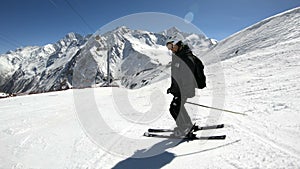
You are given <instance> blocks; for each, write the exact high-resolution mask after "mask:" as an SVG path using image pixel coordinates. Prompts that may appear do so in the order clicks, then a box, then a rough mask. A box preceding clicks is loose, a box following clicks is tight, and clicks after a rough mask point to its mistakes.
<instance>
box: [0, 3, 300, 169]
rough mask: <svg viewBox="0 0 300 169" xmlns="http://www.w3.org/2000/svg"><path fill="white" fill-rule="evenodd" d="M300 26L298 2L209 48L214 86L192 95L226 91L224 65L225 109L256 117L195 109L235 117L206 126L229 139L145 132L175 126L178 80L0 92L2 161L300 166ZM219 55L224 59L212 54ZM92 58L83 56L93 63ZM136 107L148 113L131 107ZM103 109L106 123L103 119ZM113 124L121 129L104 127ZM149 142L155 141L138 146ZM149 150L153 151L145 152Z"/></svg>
mask: <svg viewBox="0 0 300 169" xmlns="http://www.w3.org/2000/svg"><path fill="white" fill-rule="evenodd" d="M299 24H300V8H296V9H293V10H290V11H287V12H284V13H281V14H278V15H276V16H274V17H271V18H268V19H266V20H264V21H262V22H259V23H257V24H255V25H253V26H250V27H249V28H246V29H244V30H242V31H240V32H238V33H236V34H234V35H232V36H230V37H229V38H227V39H225V40H223V41H221V42H220V44H219V45H218V46H216V47H214V48H213V49H212V50H211V51H208V52H207V53H206V55H203V60H204V61H205V63H207V64H205V66H206V71H207V72H206V73H207V79H208V85H207V88H205V89H204V90H201V92H200V96H199V94H198V95H196V97H195V98H192V99H189V101H193V102H194V101H200V103H201V104H204V105H211V104H212V103H211V100H213V97H218V96H219V94H220V93H218V92H220V91H219V90H214V89H213V88H212V84H211V81H213V80H212V79H214V78H215V77H216V76H217V75H216V73H219V72H215V71H210V70H214V69H215V68H214V67H216V66H220V65H221V67H222V70H223V71H222V72H220V73H222V74H223V76H224V79H225V81H226V83H225V89H226V97H225V98H226V99H225V100H224V101H225V103H224V108H225V109H229V110H234V111H240V112H244V113H246V114H247V116H240V115H236V114H229V113H225V112H224V113H221V112H219V111H218V112H213V111H211V110H209V109H205V108H196V107H195V106H193V105H190V104H186V105H185V107H186V109H187V110H188V112H189V114H190V116H191V118H192V120H193V122H196V123H197V124H201V125H207V124H208V121H209V119H211V118H214V117H216V116H215V115H218V118H216V119H215V123H225V124H226V127H225V128H223V129H218V130H212V131H208V132H198V133H197V134H198V135H205V134H210V135H212V134H213V135H218V134H226V135H227V137H226V139H225V140H218V141H214V140H209V141H205V140H204V141H201V140H200V141H199V140H198V141H189V142H185V141H180V142H178V141H176V140H172V139H159V138H153V139H152V138H145V137H143V136H142V134H143V133H144V132H145V131H146V130H147V129H148V128H150V127H152V128H153V127H155V128H157V127H159V128H171V127H172V126H173V127H174V124H175V123H174V120H173V119H172V117H171V115H170V114H169V113H168V109H169V105H168V104H169V103H170V101H171V99H172V97H171V96H169V95H166V94H165V91H166V89H167V88H168V87H169V84H170V79H169V78H167V79H163V80H161V81H159V82H157V83H152V84H150V85H147V86H145V87H142V88H139V89H137V90H128V89H126V88H95V89H89V88H88V89H81V90H79V89H73V90H67V91H62V92H52V93H44V94H38V95H30V96H22V97H12V98H7V99H1V100H0V105H1V106H0V111H1V113H0V138H1V139H0V168H5V169H6V168H7V169H10V168H11V169H15V168H18V169H25V168H43V169H48V168H49V169H50V168H57V169H60V168H61V169H65V168H68V169H69V168H80V169H81V168H93V169H94V168H95V169H98V168H104V169H108V168H116V169H118V168H122V169H127V168H128V169H129V168H207V169H209V168H211V169H215V168H228V169H233V168H291V169H294V168H300V146H299V142H300V132H299V131H300V130H299V129H300V114H299V112H300V105H299V102H300V86H299V83H300V77H299V76H300V75H299V70H300V69H299V68H300V50H299V49H300V35H299V32H300V31H299ZM101 38H103V40H104V42H105V38H104V37H101ZM101 38H97V39H101ZM92 42H93V41H90V42H87V44H92ZM104 42H103V43H104ZM94 43H96V42H94ZM97 43H99V42H97ZM120 43H121V44H123V42H122V40H120ZM149 43H151V42H149ZM113 44H114V43H113ZM93 46H94V45H93ZM132 46H135V45H132ZM135 47H136V49H138V46H135ZM101 50H102V49H99V51H101ZM88 51H91V50H84V49H83V50H82V51H81V52H88ZM94 51H97V49H96V48H95V49H93V50H92V52H94ZM117 51H118V50H117V48H115V49H114V50H112V53H113V52H117ZM120 51H122V50H120ZM195 52H197V51H195ZM104 53H105V52H104ZM125 53H126V52H125ZM87 54H89V53H87ZM216 55H217V56H219V58H220V60H221V62H220V64H218V63H219V62H218V59H216V60H213V59H210V58H216V57H215V56H216ZM78 56H79V55H78ZM90 56H94V55H90ZM100 56H101V55H99V57H100ZM123 56H124V55H123ZM128 57H129V56H127V57H126V55H125V59H126V58H128ZM91 58H92V59H91V60H88V59H86V58H85V59H83V60H82V62H81V61H79V60H78V62H76V63H77V64H81V63H82V66H83V65H84V64H83V63H84V62H86V63H89V62H90V61H92V60H94V59H93V58H94V57H91ZM79 59H80V58H79ZM122 59H124V58H122ZM209 59H210V60H209ZM128 62H129V61H128ZM158 62H161V61H160V60H158ZM209 62H210V64H208V63H209ZM90 63H92V64H94V63H95V62H90ZM152 63H156V62H152ZM97 64H98V63H97ZM126 64H128V63H127V61H126ZM78 66H79V67H77V66H75V68H74V69H75V71H77V70H80V68H81V66H80V65H78ZM93 66H96V65H92V68H93ZM76 67H77V68H76ZM12 68H13V67H12ZM82 68H84V67H82ZM7 69H10V67H8V68H7ZM85 69H86V68H85ZM92 70H93V69H91V70H89V71H92ZM125 70H126V69H125ZM86 71H87V72H89V71H88V70H86ZM78 73H79V74H80V72H78ZM94 73H95V72H94ZM114 73H115V74H116V75H117V74H118V70H117V71H115V72H114ZM126 73H127V72H126V71H125V72H124V73H122V72H121V73H120V74H126ZM96 74H97V72H96ZM129 74H130V73H129ZM83 75H87V74H85V73H84V71H83ZM137 76H139V75H137ZM161 76H162V74H161V75H160V77H161ZM158 78H159V77H158ZM75 93H78V94H79V96H80V97H74V94H75ZM86 93H93V95H92V97H88V96H90V95H86ZM124 93H126V94H127V95H122V94H124ZM77 99H80V100H79V101H78V100H77ZM118 99H123V100H118ZM118 101H119V102H118ZM124 102H125V103H124ZM74 103H75V104H74ZM93 103H94V104H93ZM127 103H129V104H127ZM124 104H125V105H124ZM129 107H131V108H132V109H134V110H136V112H138V113H136V112H132V111H128V110H129ZM153 107H154V108H155V110H156V111H153V112H152V113H154V114H155V113H158V114H155V115H156V116H155V117H154V118H153V120H152V121H148V122H147V123H135V122H134V121H132V119H143V117H145V116H146V115H147V114H146V113H148V112H149V111H147V110H151V109H153ZM94 109H97V110H99V112H98V114H96V116H94V115H92V114H91V112H93V111H94ZM100 116H101V117H102V118H103V121H97V120H95V119H99V117H100ZM78 121H80V122H78ZM100 122H102V123H100ZM103 123H105V125H107V126H109V128H110V129H111V131H110V130H107V129H108V128H104V129H103V126H104V124H103ZM87 128H89V129H91V130H87ZM98 138H107V139H106V143H107V145H108V146H107V147H104V146H103V145H101V144H97V143H98V142H97V139H98ZM128 140H129V141H128ZM143 141H144V142H147V143H148V144H135V143H137V142H143ZM155 153H156V155H154V154H155ZM149 154H152V155H153V156H148V157H147V158H135V157H137V156H140V157H141V156H144V157H145V156H146V155H149Z"/></svg>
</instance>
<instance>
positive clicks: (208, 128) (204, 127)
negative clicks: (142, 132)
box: [148, 124, 224, 133]
mask: <svg viewBox="0 0 300 169" xmlns="http://www.w3.org/2000/svg"><path fill="white" fill-rule="evenodd" d="M223 127H224V124H217V125H210V126H196V128H195V129H194V130H193V131H194V132H195V131H199V130H211V129H220V128H223ZM148 132H151V133H159V132H174V129H152V128H150V129H148Z"/></svg>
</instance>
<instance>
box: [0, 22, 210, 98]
mask: <svg viewBox="0 0 300 169" xmlns="http://www.w3.org/2000/svg"><path fill="white" fill-rule="evenodd" d="M174 33H176V34H181V35H182V37H183V38H184V39H185V40H186V42H188V43H189V44H191V45H195V46H197V49H201V50H203V51H206V50H208V49H209V48H210V47H212V46H213V42H212V41H210V39H209V38H207V37H205V36H203V35H197V34H191V33H183V32H180V31H179V30H178V29H177V28H175V27H174V28H170V29H169V30H166V31H164V32H161V33H152V32H147V31H142V30H131V29H129V28H126V27H119V28H116V29H115V30H112V31H110V32H107V33H105V34H94V35H92V36H91V35H89V36H87V37H83V36H81V35H79V34H75V33H70V34H68V35H66V37H65V38H64V39H62V40H60V41H58V42H57V43H55V44H49V45H46V46H43V47H38V46H34V47H25V48H21V49H17V50H16V51H10V52H8V53H7V54H3V55H0V77H1V81H0V91H2V92H6V93H40V92H47V91H56V90H62V89H67V88H71V87H72V86H73V80H74V79H73V74H74V72H73V71H74V67H77V68H78V69H77V70H79V71H80V72H76V75H79V74H84V72H88V73H89V75H88V76H91V75H90V74H91V71H92V72H94V74H95V75H94V77H93V84H91V83H88V84H85V83H84V82H83V81H84V79H83V80H81V81H80V79H78V80H77V81H76V82H75V83H77V82H78V83H80V84H78V83H77V84H78V85H80V86H76V85H75V87H90V86H91V85H101V84H103V83H105V81H106V79H107V55H109V57H110V71H111V74H110V76H111V79H115V80H118V81H117V83H118V84H119V85H122V86H125V87H128V88H139V87H141V86H144V85H146V84H149V83H150V82H151V81H158V80H160V79H156V80H153V79H154V78H155V77H156V76H157V74H158V73H159V72H160V70H161V69H165V68H166V65H167V64H168V63H169V61H170V57H168V56H169V54H168V51H167V50H166V48H165V47H164V44H165V40H166V38H167V37H168V36H170V34H174ZM78 62H80V64H78ZM91 62H93V63H91ZM79 76H81V75H79ZM136 76H139V78H137V77H136ZM79 78H82V77H79Z"/></svg>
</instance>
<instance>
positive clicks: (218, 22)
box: [0, 0, 300, 54]
mask: <svg viewBox="0 0 300 169" xmlns="http://www.w3.org/2000/svg"><path fill="white" fill-rule="evenodd" d="M299 6H300V0H198V1H197V0H180V1H177V0H173V1H170V0H150V1H144V0H128V1H124V0H120V1H116V0H109V1H100V0H2V1H1V6H0V24H1V26H0V54H1V53H5V52H6V51H8V50H14V49H16V48H17V47H21V46H32V45H39V46H42V45H45V44H48V43H54V42H56V41H57V40H59V39H61V38H63V37H64V36H65V35H66V34H67V33H69V32H76V33H79V34H82V35H87V34H91V33H94V32H96V31H97V30H98V29H99V28H101V27H103V26H104V25H106V24H108V23H110V22H112V21H114V20H116V19H118V18H121V17H124V16H127V15H130V14H135V13H141V12H160V13H166V14H170V15H175V16H177V17H180V18H186V19H188V20H189V21H191V23H192V24H193V25H195V26H196V27H197V28H199V29H200V30H201V31H202V32H204V33H205V35H206V36H208V37H210V38H214V39H217V40H222V39H224V38H226V37H228V36H230V35H231V34H233V33H235V32H237V31H240V30H242V29H243V28H245V27H248V26H250V25H252V24H254V23H256V22H259V21H261V20H262V19H265V18H267V17H270V16H272V15H275V14H278V13H280V12H283V11H286V10H288V9H292V8H295V7H299ZM140 19H141V20H143V18H140ZM139 22H140V21H139ZM139 22H137V23H135V25H134V26H136V27H138V26H139ZM143 22H144V23H148V25H147V28H146V30H150V31H158V30H163V29H167V28H165V27H164V26H166V25H164V24H161V23H160V22H164V20H163V19H161V18H160V17H157V22H155V23H157V24H153V21H151V22H150V21H148V20H147V18H145V19H144V20H143ZM125 24H126V22H125ZM126 26H128V27H130V28H131V27H132V25H130V23H128V25H126ZM142 28H145V27H142Z"/></svg>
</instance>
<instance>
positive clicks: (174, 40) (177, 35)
mask: <svg viewBox="0 0 300 169" xmlns="http://www.w3.org/2000/svg"><path fill="white" fill-rule="evenodd" d="M183 39H184V38H183V36H182V35H181V34H180V33H178V32H177V33H175V34H174V35H171V36H168V37H167V40H166V44H167V43H172V44H176V43H177V42H179V41H182V40H183Z"/></svg>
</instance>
